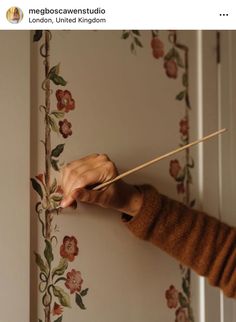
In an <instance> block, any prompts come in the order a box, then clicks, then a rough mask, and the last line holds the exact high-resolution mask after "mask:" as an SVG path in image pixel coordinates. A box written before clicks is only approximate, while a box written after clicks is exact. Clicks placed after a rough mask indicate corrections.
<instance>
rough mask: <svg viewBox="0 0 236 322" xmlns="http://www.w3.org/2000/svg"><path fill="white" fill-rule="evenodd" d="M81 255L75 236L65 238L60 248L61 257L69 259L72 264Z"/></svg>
mask: <svg viewBox="0 0 236 322" xmlns="http://www.w3.org/2000/svg"><path fill="white" fill-rule="evenodd" d="M78 253H79V248H78V246H77V239H76V238H75V237H74V236H71V237H69V236H65V237H64V238H63V244H62V245H61V247H60V255H61V257H63V258H67V259H68V261H70V262H72V261H73V260H74V259H75V256H77V255H78Z"/></svg>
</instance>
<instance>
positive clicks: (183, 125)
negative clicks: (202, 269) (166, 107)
mask: <svg viewBox="0 0 236 322" xmlns="http://www.w3.org/2000/svg"><path fill="white" fill-rule="evenodd" d="M188 130H189V125H188V120H187V119H186V118H183V119H182V120H181V121H180V122H179V132H180V133H182V134H183V135H184V136H185V135H187V134H188Z"/></svg>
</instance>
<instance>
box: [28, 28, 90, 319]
mask: <svg viewBox="0 0 236 322" xmlns="http://www.w3.org/2000/svg"><path fill="white" fill-rule="evenodd" d="M43 37H44V38H43ZM41 39H44V41H43V44H42V45H41V47H40V55H41V57H43V59H44V61H43V63H44V74H45V79H44V81H43V83H42V90H43V91H44V94H45V99H44V105H41V106H40V111H41V112H43V113H44V126H45V129H44V141H41V142H42V143H43V145H44V152H45V153H44V160H45V171H44V172H43V173H41V174H38V175H36V176H35V177H34V178H31V182H32V187H33V189H34V190H35V191H36V192H37V193H38V195H39V197H40V201H39V202H37V204H36V207H35V209H36V213H37V215H38V219H39V222H40V224H41V227H42V238H43V239H44V242H45V248H44V252H43V255H40V254H39V253H37V252H35V260H36V264H37V266H38V268H39V270H40V273H39V279H40V283H39V291H40V293H41V294H42V305H43V310H44V322H52V320H54V321H53V322H62V321H63V309H64V308H65V307H68V308H70V307H71V296H72V295H74V296H75V302H76V304H77V305H78V306H79V307H80V309H83V310H84V309H86V307H85V305H84V303H83V297H84V296H86V295H87V293H88V288H86V289H83V290H82V283H83V279H82V277H81V273H80V271H77V270H75V269H72V270H71V271H67V269H68V266H69V264H70V262H73V261H74V259H75V257H76V256H77V255H78V252H79V248H78V241H77V239H76V238H75V237H74V236H64V238H63V241H62V244H61V246H60V251H59V253H60V259H59V263H57V264H56V266H54V267H53V264H54V253H55V250H56V247H57V244H58V240H57V237H56V232H57V225H56V226H55V227H54V228H53V219H54V216H55V214H58V212H57V211H56V210H55V209H56V208H57V206H58V205H59V203H60V201H61V199H62V193H63V191H62V189H61V187H60V186H59V185H58V183H57V179H56V177H53V176H52V171H59V170H60V163H59V157H60V155H61V153H62V152H63V150H64V146H65V143H60V144H58V145H56V146H55V147H54V148H52V146H51V136H52V134H53V133H55V134H57V135H59V134H61V135H62V137H63V139H67V138H68V137H69V136H71V135H72V124H71V123H70V122H69V121H68V120H67V119H66V118H64V117H65V114H66V113H68V112H70V111H72V110H73V109H74V108H75V101H74V99H73V98H72V95H71V93H70V92H69V91H68V90H67V89H66V90H62V89H57V90H56V93H55V94H56V99H57V109H56V110H52V109H51V105H52V103H51V97H52V94H53V93H54V91H53V89H52V87H53V86H63V87H65V86H66V85H67V82H66V81H65V80H64V78H63V77H62V76H60V74H59V73H60V71H59V66H60V64H57V65H55V66H53V67H51V66H50V42H51V40H52V34H51V32H50V31H48V30H45V31H44V32H43V31H36V32H35V34H34V41H35V42H38V41H40V40H41ZM58 120H59V121H58ZM53 241H55V245H53ZM62 283H64V285H63V284H62ZM58 284H59V285H60V286H58ZM65 288H66V289H68V290H69V291H70V294H68V293H67V292H66V291H65ZM53 301H54V304H53ZM57 302H59V303H57ZM39 322H43V320H42V319H39Z"/></svg>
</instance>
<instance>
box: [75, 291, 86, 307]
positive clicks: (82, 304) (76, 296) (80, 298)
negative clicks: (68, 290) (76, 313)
mask: <svg viewBox="0 0 236 322" xmlns="http://www.w3.org/2000/svg"><path fill="white" fill-rule="evenodd" d="M75 302H76V304H77V305H78V306H79V307H80V308H81V309H82V310H86V307H85V305H84V303H83V300H82V297H81V296H80V294H79V293H76V295H75Z"/></svg>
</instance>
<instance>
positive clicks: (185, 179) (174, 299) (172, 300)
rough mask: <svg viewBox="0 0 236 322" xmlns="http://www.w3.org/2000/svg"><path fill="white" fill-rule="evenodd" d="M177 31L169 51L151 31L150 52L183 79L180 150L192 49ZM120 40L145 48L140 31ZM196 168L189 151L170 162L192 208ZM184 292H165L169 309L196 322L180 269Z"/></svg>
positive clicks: (179, 320)
mask: <svg viewBox="0 0 236 322" xmlns="http://www.w3.org/2000/svg"><path fill="white" fill-rule="evenodd" d="M177 36H178V35H177V31H175V30H170V31H168V42H169V44H170V47H169V48H168V49H167V50H166V49H165V48H164V43H163V41H162V40H161V37H160V32H159V31H158V30H152V31H151V42H150V45H151V50H152V56H153V58H154V59H157V60H162V61H163V68H164V70H165V74H166V76H167V77H169V78H171V79H177V78H178V77H181V78H182V88H181V89H180V91H179V92H178V93H177V94H176V97H175V99H176V100H177V101H179V102H182V106H183V117H182V118H181V119H180V121H179V134H180V146H183V145H186V144H188V143H189V136H190V127H189V118H190V110H191V105H190V99H189V48H188V46H186V45H185V44H183V43H180V42H179V41H178V37H177ZM121 38H122V39H124V40H129V41H130V50H131V52H132V54H135V55H136V54H137V50H138V47H139V48H143V44H142V41H141V32H140V31H139V30H123V32H122V35H121ZM193 168H194V160H193V158H192V156H191V155H190V150H189V149H186V150H185V157H184V160H183V161H182V163H181V162H180V161H179V159H177V158H175V159H173V160H171V161H170V164H169V174H170V175H171V177H172V178H173V179H174V181H175V183H176V189H177V193H178V194H179V195H180V196H182V198H181V199H182V202H183V203H185V204H186V205H187V206H189V207H194V205H195V199H192V198H191V189H190V185H191V184H192V183H193V181H192V174H191V170H192V169H193ZM180 272H181V279H182V290H181V291H179V290H178V289H177V288H176V287H175V286H174V285H170V287H169V289H168V290H166V292H165V298H166V300H167V306H168V307H169V308H170V309H175V322H194V314H193V309H192V304H191V270H190V269H189V268H186V267H184V266H182V265H180Z"/></svg>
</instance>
